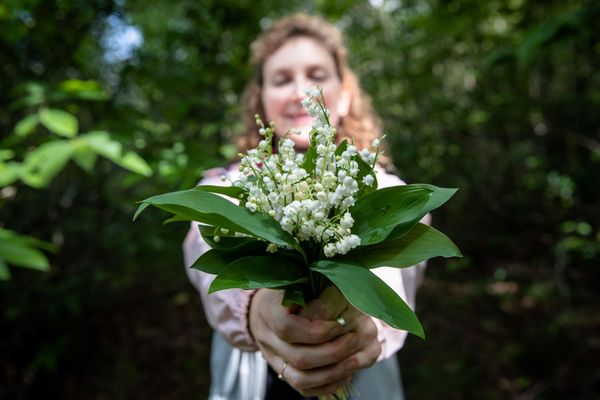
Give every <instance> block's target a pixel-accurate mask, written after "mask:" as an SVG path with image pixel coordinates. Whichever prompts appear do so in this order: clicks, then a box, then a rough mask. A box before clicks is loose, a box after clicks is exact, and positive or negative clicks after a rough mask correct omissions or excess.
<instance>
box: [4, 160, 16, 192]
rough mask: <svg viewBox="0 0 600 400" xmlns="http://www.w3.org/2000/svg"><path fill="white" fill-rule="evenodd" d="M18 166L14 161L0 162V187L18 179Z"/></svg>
mask: <svg viewBox="0 0 600 400" xmlns="http://www.w3.org/2000/svg"><path fill="white" fill-rule="evenodd" d="M20 167H21V166H20V165H19V164H18V163H15V162H10V163H3V162H0V188H2V187H5V186H8V185H10V184H11V183H13V182H14V181H16V180H17V179H19V170H20V169H21V168H20Z"/></svg>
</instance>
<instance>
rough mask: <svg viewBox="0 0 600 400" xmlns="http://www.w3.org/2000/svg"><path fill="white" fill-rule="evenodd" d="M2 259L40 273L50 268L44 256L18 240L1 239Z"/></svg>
mask: <svg viewBox="0 0 600 400" xmlns="http://www.w3.org/2000/svg"><path fill="white" fill-rule="evenodd" d="M0 259H1V260H4V261H5V262H7V263H10V264H14V265H17V266H20V267H27V268H32V269H36V270H39V271H47V270H48V269H49V268H50V265H49V264H48V260H47V259H46V256H44V254H43V253H42V252H41V251H39V250H37V249H35V248H33V247H32V246H31V245H27V244H26V243H22V242H21V241H20V240H19V239H18V237H17V238H6V237H2V238H0Z"/></svg>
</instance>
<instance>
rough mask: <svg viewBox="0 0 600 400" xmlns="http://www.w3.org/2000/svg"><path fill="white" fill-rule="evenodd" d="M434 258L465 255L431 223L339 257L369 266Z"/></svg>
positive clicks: (402, 264)
mask: <svg viewBox="0 0 600 400" xmlns="http://www.w3.org/2000/svg"><path fill="white" fill-rule="evenodd" d="M433 257H446V258H447V257H462V254H461V252H460V250H458V248H457V247H456V245H455V244H454V243H452V241H451V240H450V239H448V237H447V236H446V235H444V234H443V233H441V232H440V231H438V230H436V229H434V228H432V227H430V226H428V225H425V224H421V223H417V224H416V225H415V226H414V227H413V228H412V229H411V230H410V231H409V232H408V233H406V234H405V235H403V236H402V237H400V238H397V239H394V240H390V239H386V240H384V241H382V242H379V243H376V244H373V245H370V246H363V247H358V248H356V249H355V250H353V251H351V252H349V253H348V254H346V255H344V256H341V257H339V259H341V260H345V261H348V262H350V261H354V262H357V263H360V264H362V265H363V266H365V267H367V268H375V267H384V266H386V267H397V268H405V267H410V266H413V265H416V264H418V263H420V262H421V261H425V260H428V259H430V258H433Z"/></svg>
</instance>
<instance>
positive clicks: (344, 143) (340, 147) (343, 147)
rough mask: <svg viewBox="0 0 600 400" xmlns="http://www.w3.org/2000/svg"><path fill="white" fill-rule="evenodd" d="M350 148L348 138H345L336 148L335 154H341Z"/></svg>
mask: <svg viewBox="0 0 600 400" xmlns="http://www.w3.org/2000/svg"><path fill="white" fill-rule="evenodd" d="M347 148H348V140H346V139H344V140H342V142H341V143H340V144H339V145H338V147H337V148H336V149H335V155H336V156H341V155H342V153H343V152H344V151H346V149H347Z"/></svg>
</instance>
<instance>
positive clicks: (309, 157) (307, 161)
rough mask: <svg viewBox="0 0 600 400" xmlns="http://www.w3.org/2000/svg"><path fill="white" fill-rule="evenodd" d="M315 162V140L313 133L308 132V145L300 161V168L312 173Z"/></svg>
mask: <svg viewBox="0 0 600 400" xmlns="http://www.w3.org/2000/svg"><path fill="white" fill-rule="evenodd" d="M316 162H317V140H316V137H315V135H313V133H312V132H311V133H310V146H309V147H308V149H307V150H306V152H305V153H304V161H303V162H302V168H303V169H304V170H305V171H306V172H308V174H309V175H312V174H313V172H314V171H315V163H316Z"/></svg>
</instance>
